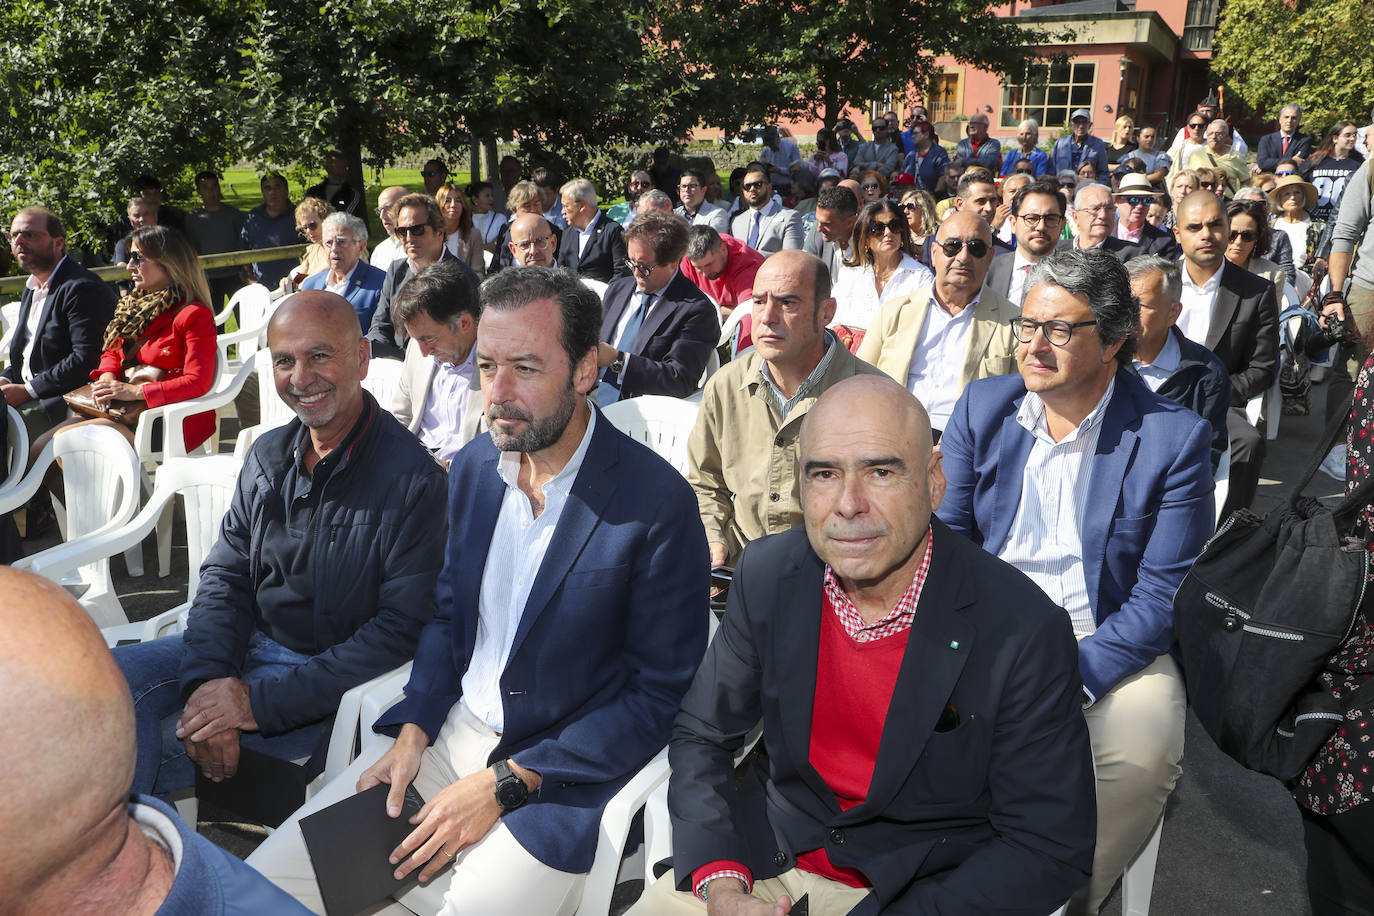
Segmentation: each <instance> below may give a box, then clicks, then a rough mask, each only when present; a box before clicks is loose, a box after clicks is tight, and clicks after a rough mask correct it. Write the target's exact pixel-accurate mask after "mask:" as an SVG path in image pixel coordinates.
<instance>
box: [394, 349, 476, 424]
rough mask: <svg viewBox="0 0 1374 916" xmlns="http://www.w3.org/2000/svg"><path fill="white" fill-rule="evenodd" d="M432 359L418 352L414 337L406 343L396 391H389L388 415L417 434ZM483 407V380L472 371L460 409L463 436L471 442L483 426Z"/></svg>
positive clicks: (432, 368)
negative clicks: (461, 411)
mask: <svg viewBox="0 0 1374 916" xmlns="http://www.w3.org/2000/svg"><path fill="white" fill-rule="evenodd" d="M434 366H435V363H434V358H433V357H432V356H424V355H422V354H421V353H420V347H419V345H418V344H416V343H415V341H414V340H409V341H407V342H406V358H405V363H403V364H402V367H401V377H400V380H399V381H397V383H396V390H395V391H393V392H392V394H391V415H392V416H393V417H395V418H396V419H397V420H400V421H401V425H402V426H404V427H405V428H406V429H408V430H410V431H411V432H412V433H414V434H415V435H417V436H418V435H419V434H420V421H421V420H423V419H424V416H425V401H426V400H427V399H428V398H429V383H430V382H431V381H432V380H433V379H434ZM485 420H486V417H485V415H484V414H483V410H482V380H481V379H480V378H479V377H478V375H477V373H476V372H475V371H474V372H473V373H472V385H471V386H470V387H469V388H468V401H467V405H466V406H465V407H464V410H463V426H462V434H461V435H462V439H463V441H464V442H471V441H472V440H473V439H475V438H477V434H478V433H479V432H483V431H485V429H486V424H485Z"/></svg>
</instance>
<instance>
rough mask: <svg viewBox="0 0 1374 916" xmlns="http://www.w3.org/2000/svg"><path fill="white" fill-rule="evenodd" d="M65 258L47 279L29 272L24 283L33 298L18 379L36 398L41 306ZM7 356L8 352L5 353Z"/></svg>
mask: <svg viewBox="0 0 1374 916" xmlns="http://www.w3.org/2000/svg"><path fill="white" fill-rule="evenodd" d="M66 260H67V256H66V255H63V256H62V257H61V258H60V259H59V260H58V262H57V263H56V264H54V265H53V269H52V272H51V273H49V274H48V279H46V280H44V281H43V282H42V283H41V284H40V283H39V282H38V278H37V277H35V276H34V275H33V274H29V279H28V281H27V282H25V283H24V287H25V288H26V289H29V290H32V291H33V298H32V299H30V300H29V314H28V315H27V320H25V322H24V330H25V331H26V332H27V333H28V339H27V340H25V341H24V367H23V368H22V369H20V370H19V379H20V381H22V382H23V383H24V390H25V391H27V392H28V393H29V397H31V398H36V397H38V395H37V394H36V393H34V390H33V385H32V384H31V383H32V382H33V377H34V375H35V373H34V371H33V348H34V346H35V345H36V344H37V343H38V323H39V322H40V321H41V320H42V319H43V306H45V305H47V304H48V288H49V285H50V284H51V283H52V278H53V274H56V273H57V272H58V271H59V270H61V269H62V263H63V262H64V261H66ZM5 355H6V356H7V357H8V355H9V354H5Z"/></svg>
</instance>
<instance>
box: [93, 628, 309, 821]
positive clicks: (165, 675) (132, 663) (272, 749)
mask: <svg viewBox="0 0 1374 916" xmlns="http://www.w3.org/2000/svg"><path fill="white" fill-rule="evenodd" d="M181 651H182V646H181V635H180V634H178V635H176V636H165V637H163V638H162V639H155V640H153V641H151V642H144V643H139V644H138V645H134V646H121V647H119V648H117V649H115V650H114V657H115V661H116V662H117V663H118V664H119V670H120V671H122V672H124V679H125V680H127V681H128V682H129V691H130V692H131V693H132V694H133V696H134V721H135V723H136V724H137V727H138V765H137V768H136V770H135V771H134V785H133V789H132V791H133V792H135V793H141V794H144V795H166V794H167V793H169V792H173V791H175V790H177V789H184V788H187V787H189V786H193V785H195V782H196V769H195V764H193V763H192V762H191V759H190V758H189V757H188V756H187V755H186V745H185V742H183V741H182V739H180V738H178V737H177V736H176V728H177V721H178V720H179V719H180V718H181V711H182V709H183V707H184V704H183V703H182V701H181V685H180V682H179V680H178V675H179V673H180V669H181ZM309 660H310V656H308V655H302V654H301V653H299V652H293V651H292V650H290V649H288V648H286V647H285V646H283V645H281V644H279V643H277V642H274V641H273V640H271V639H269V638H268V637H267V636H265V635H264V634H262V633H261V632H254V633H253V638H252V641H251V642H249V644H248V657H247V658H246V659H245V660H244V666H243V676H242V677H243V680H244V681H246V682H247V683H249V684H252V683H253V682H254V681H257V680H262V679H269V680H270V679H272V678H275V677H278V676H279V675H281V674H282V673H283V672H285V671H288V670H290V669H291V668H293V667H295V666H296V665H300V664H303V663H305V662H308V661H309ZM324 726H325V722H324V721H321V722H315V723H312V724H310V725H306V726H303V727H301V728H298V729H295V730H294V731H289V732H286V733H285V734H281V735H275V736H273V737H271V738H265V737H263V736H262V735H261V734H259V733H258V732H244V733H243V735H242V738H241V739H240V742H239V743H240V744H241V746H243V747H251V748H253V749H254V750H256V751H261V752H263V753H265V754H271V755H272V756H273V757H280V758H282V759H284V760H296V759H298V758H301V757H306V756H309V755H310V753H311V752H312V751H313V750H314V749H315V747H316V745H317V744H318V743H319V740H320V732H321V731H322V730H323V728H324Z"/></svg>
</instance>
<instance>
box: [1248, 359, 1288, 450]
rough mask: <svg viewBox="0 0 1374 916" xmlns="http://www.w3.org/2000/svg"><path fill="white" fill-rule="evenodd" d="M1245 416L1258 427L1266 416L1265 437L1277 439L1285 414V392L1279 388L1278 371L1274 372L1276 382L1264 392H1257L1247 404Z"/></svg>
mask: <svg viewBox="0 0 1374 916" xmlns="http://www.w3.org/2000/svg"><path fill="white" fill-rule="evenodd" d="M1245 416H1246V417H1247V418H1248V419H1249V420H1250V425H1251V426H1255V427H1258V426H1259V422H1260V418H1261V417H1263V418H1264V438H1266V439H1277V438H1278V436H1279V417H1281V416H1283V392H1281V391H1280V390H1279V377H1278V373H1277V372H1276V373H1274V384H1273V385H1271V386H1270V387H1269V390H1268V391H1266V392H1264V394H1257V395H1255V396H1254V397H1253V398H1251V399H1250V400H1249V401H1248V402H1247V403H1246V405H1245Z"/></svg>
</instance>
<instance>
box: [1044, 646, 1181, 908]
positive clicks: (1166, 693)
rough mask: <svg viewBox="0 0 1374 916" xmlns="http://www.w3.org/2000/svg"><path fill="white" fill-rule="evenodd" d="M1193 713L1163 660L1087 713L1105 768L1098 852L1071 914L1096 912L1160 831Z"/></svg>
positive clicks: (1096, 758)
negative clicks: (1187, 716)
mask: <svg viewBox="0 0 1374 916" xmlns="http://www.w3.org/2000/svg"><path fill="white" fill-rule="evenodd" d="M1185 708H1186V700H1185V697H1184V691H1183V675H1182V674H1181V673H1180V672H1179V670H1178V665H1177V664H1176V663H1175V662H1174V660H1173V658H1171V657H1170V656H1168V655H1161V656H1160V657H1159V658H1157V659H1155V660H1154V661H1153V662H1151V663H1150V664H1149V665H1147V666H1146V667H1145V668H1144V669H1142V670H1140V671H1137V672H1136V673H1135V674H1133V675H1131V676H1130V677H1128V678H1126V679H1125V680H1123V681H1122V682H1121V683H1119V684H1117V685H1116V687H1114V688H1112V690H1111V692H1109V693H1108V694H1107V695H1106V696H1105V697H1103V698H1102V699H1100V700H1098V701H1097V702H1096V703H1094V704H1093V705H1092V706H1091V707H1089V708H1088V709H1086V710H1084V712H1083V716H1084V718H1085V719H1087V721H1088V737H1089V740H1090V741H1091V742H1092V748H1093V766H1094V767H1095V768H1096V770H1097V848H1096V851H1095V852H1094V854H1093V873H1092V878H1091V879H1089V881H1088V883H1087V885H1086V886H1084V887H1083V889H1082V890H1080V891H1079V892H1078V893H1077V894H1075V895H1074V896H1073V899H1072V900H1070V901H1069V909H1068V912H1069V916H1084V914H1096V913H1097V911H1098V908H1099V907H1101V906H1102V901H1103V900H1104V899H1106V897H1107V895H1108V894H1109V893H1111V890H1112V887H1113V885H1115V884H1116V882H1117V880H1118V879H1120V878H1121V873H1122V872H1123V871H1125V869H1126V865H1127V863H1129V862H1130V861H1131V859H1132V858H1133V857H1134V856H1135V854H1136V853H1137V852H1139V851H1140V848H1141V847H1142V846H1144V845H1145V841H1146V840H1148V839H1149V838H1150V834H1151V833H1152V832H1154V829H1155V825H1156V824H1157V823H1159V819H1160V817H1161V816H1162V815H1163V813H1164V803H1165V802H1166V801H1168V799H1169V793H1170V792H1172V791H1173V790H1174V785H1175V784H1176V783H1177V782H1178V777H1179V775H1180V774H1181V773H1182V772H1183V768H1182V767H1180V766H1179V761H1180V760H1182V759H1183V713H1184V710H1185Z"/></svg>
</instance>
